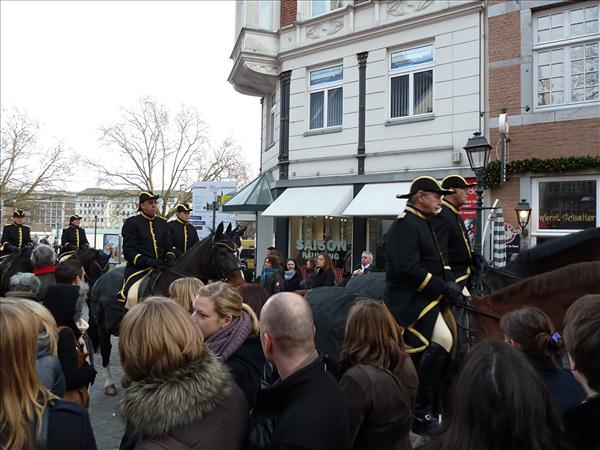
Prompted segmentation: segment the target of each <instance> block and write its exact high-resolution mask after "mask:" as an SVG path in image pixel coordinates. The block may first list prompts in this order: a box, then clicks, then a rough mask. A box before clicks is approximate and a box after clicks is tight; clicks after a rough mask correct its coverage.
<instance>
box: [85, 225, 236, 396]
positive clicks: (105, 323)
mask: <svg viewBox="0 0 600 450" xmlns="http://www.w3.org/2000/svg"><path fill="white" fill-rule="evenodd" d="M223 228H224V227H223V223H221V224H219V226H218V227H217V229H216V230H215V231H214V232H213V233H212V234H211V235H210V236H208V237H206V238H204V239H203V240H201V241H199V242H197V243H196V244H195V245H194V246H193V247H192V248H191V249H189V250H188V251H187V252H186V253H185V254H184V255H183V256H182V257H181V258H180V259H179V260H178V261H177V263H176V265H175V267H173V268H164V269H160V270H156V271H153V273H152V274H151V275H150V276H149V277H148V278H147V280H148V281H147V282H145V283H144V285H143V286H142V287H141V290H140V295H139V296H140V298H141V299H143V298H144V297H147V296H150V295H163V296H168V295H169V286H170V285H171V283H172V282H173V281H175V280H176V279H178V278H183V277H196V278H199V279H200V280H202V281H203V282H205V283H208V282H209V281H219V280H222V281H227V282H228V283H230V284H232V285H235V286H238V285H242V284H244V283H245V280H244V275H243V273H242V270H241V267H240V262H239V258H238V248H239V244H240V237H241V235H242V234H243V233H244V231H245V228H237V227H236V228H235V229H233V230H232V229H231V226H229V227H228V229H227V231H225V232H224V231H223ZM124 271H125V268H124V267H118V268H115V269H112V270H109V271H108V272H107V273H106V274H105V275H103V276H101V277H100V279H99V280H98V281H97V283H96V284H95V286H94V288H93V289H92V296H91V304H92V309H91V311H92V313H93V315H94V318H95V319H96V322H97V324H98V331H99V335H100V353H101V355H102V368H103V373H104V393H105V394H107V395H115V394H116V388H115V386H114V383H113V381H112V375H111V373H110V353H111V350H112V345H111V342H110V336H111V335H114V336H118V334H119V326H120V324H121V320H122V319H123V317H124V316H125V313H126V312H127V309H126V308H125V304H124V303H121V302H119V300H117V293H118V291H119V290H120V289H121V286H122V285H123V274H124Z"/></svg>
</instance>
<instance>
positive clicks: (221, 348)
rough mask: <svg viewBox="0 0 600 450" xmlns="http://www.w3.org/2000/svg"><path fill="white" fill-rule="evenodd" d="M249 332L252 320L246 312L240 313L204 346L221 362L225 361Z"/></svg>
mask: <svg viewBox="0 0 600 450" xmlns="http://www.w3.org/2000/svg"><path fill="white" fill-rule="evenodd" d="M251 330H252V320H251V319H250V316H249V315H248V313H247V312H245V311H242V315H241V316H240V317H236V318H235V319H233V320H232V321H231V323H230V324H229V325H227V326H226V327H223V328H221V329H220V330H219V331H217V332H216V333H214V334H213V335H211V336H210V337H208V338H207V339H206V340H205V341H204V345H206V347H207V348H208V349H209V350H210V351H211V352H213V353H214V354H215V355H217V356H218V357H219V358H221V360H222V361H227V359H228V358H229V357H230V356H231V355H233V354H234V353H235V352H236V351H237V349H238V348H240V347H241V346H242V344H243V343H244V341H245V340H246V339H247V338H248V336H250V331H251Z"/></svg>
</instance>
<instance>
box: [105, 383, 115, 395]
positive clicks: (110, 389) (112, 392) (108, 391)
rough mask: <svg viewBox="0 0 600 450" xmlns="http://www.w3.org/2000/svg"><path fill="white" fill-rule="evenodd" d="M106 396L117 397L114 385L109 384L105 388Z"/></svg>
mask: <svg viewBox="0 0 600 450" xmlns="http://www.w3.org/2000/svg"><path fill="white" fill-rule="evenodd" d="M104 395H110V396H111V397H112V396H114V395H117V388H116V387H115V385H114V384H109V385H108V386H106V387H105V388H104Z"/></svg>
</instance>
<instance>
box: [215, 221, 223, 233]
mask: <svg viewBox="0 0 600 450" xmlns="http://www.w3.org/2000/svg"><path fill="white" fill-rule="evenodd" d="M223 228H225V227H224V226H223V222H221V223H220V224H219V226H218V227H217V230H216V231H215V236H221V235H222V234H223Z"/></svg>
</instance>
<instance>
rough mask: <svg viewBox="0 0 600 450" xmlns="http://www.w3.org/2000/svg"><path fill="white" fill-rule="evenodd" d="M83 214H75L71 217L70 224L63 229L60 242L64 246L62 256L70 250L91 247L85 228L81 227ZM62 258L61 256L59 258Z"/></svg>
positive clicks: (74, 250)
mask: <svg viewBox="0 0 600 450" xmlns="http://www.w3.org/2000/svg"><path fill="white" fill-rule="evenodd" d="M80 224H81V216H79V215H77V214H75V215H74V216H71V217H69V226H68V227H67V228H65V229H63V232H62V236H61V238H60V243H61V246H62V251H61V257H62V256H63V255H64V254H66V253H70V252H76V251H77V250H79V249H80V248H85V247H89V246H90V243H89V242H88V240H87V236H86V235H85V230H84V229H83V228H80V227H79V225H80ZM59 259H60V258H59Z"/></svg>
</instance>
